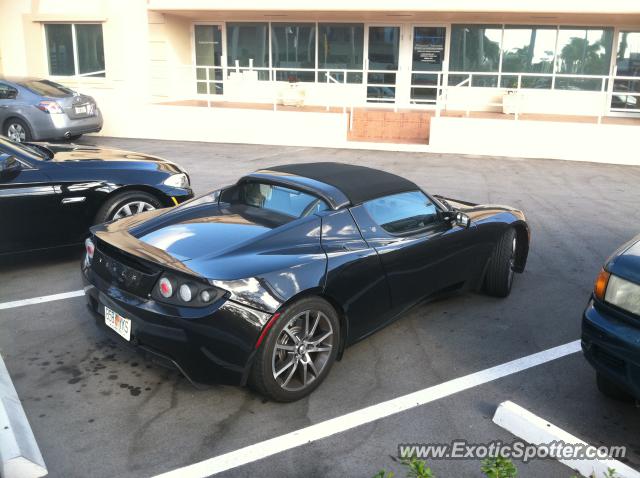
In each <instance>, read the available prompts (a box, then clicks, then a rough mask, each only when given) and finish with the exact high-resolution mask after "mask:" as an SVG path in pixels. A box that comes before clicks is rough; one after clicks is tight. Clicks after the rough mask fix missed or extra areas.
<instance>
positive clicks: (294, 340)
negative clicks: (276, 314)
mask: <svg viewBox="0 0 640 478" xmlns="http://www.w3.org/2000/svg"><path fill="white" fill-rule="evenodd" d="M283 332H284V333H285V334H287V335H288V336H289V337H290V338H291V340H293V342H294V343H296V344H297V343H298V342H300V339H299V338H298V337H297V336H296V334H294V333H293V332H291V331H290V330H289V326H287V327H285V328H284V329H283Z"/></svg>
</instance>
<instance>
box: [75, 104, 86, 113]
mask: <svg viewBox="0 0 640 478" xmlns="http://www.w3.org/2000/svg"><path fill="white" fill-rule="evenodd" d="M74 111H75V112H76V114H77V115H81V114H85V113H86V112H87V107H86V106H76V107H75V108H74Z"/></svg>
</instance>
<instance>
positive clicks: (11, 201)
mask: <svg viewBox="0 0 640 478" xmlns="http://www.w3.org/2000/svg"><path fill="white" fill-rule="evenodd" d="M0 155H3V156H5V157H6V156H8V155H7V154H6V153H3V152H2V151H0ZM19 162H20V168H18V169H16V170H13V171H10V172H7V173H0V225H1V226H2V227H1V228H0V230H1V231H2V232H1V233H0V253H7V252H18V251H24V250H29V249H38V248H42V247H49V246H51V245H55V242H56V241H55V237H56V235H57V234H56V233H55V232H54V231H55V227H56V219H57V214H58V207H57V206H58V204H59V202H60V193H61V191H60V188H59V187H56V186H54V185H53V184H51V180H50V178H49V177H48V176H47V174H46V173H45V172H44V171H43V170H42V168H41V167H40V166H41V165H40V164H39V162H33V163H32V162H27V161H24V160H23V159H19ZM52 239H53V241H52ZM52 242H53V243H54V244H52Z"/></svg>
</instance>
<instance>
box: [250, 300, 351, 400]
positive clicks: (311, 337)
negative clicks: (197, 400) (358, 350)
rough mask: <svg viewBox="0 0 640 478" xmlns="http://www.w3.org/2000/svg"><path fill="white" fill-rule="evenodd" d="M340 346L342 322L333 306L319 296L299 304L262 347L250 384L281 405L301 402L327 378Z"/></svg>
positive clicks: (290, 309) (280, 320)
mask: <svg viewBox="0 0 640 478" xmlns="http://www.w3.org/2000/svg"><path fill="white" fill-rule="evenodd" d="M339 344H340V322H339V320H338V315H337V314H336V312H335V310H334V309H333V307H331V305H330V304H329V303H327V302H326V301H325V300H323V299H321V298H319V297H313V298H307V299H302V300H299V301H296V302H294V303H292V304H291V305H290V306H288V307H287V308H286V310H285V311H284V313H282V315H281V316H279V317H278V318H277V319H276V323H275V324H274V325H273V326H272V327H271V329H270V330H269V333H268V334H267V337H266V340H265V341H264V342H263V343H262V344H261V346H260V349H259V350H258V353H257V355H256V359H255V362H254V363H253V366H252V368H251V373H250V375H249V385H250V386H251V387H252V388H253V389H254V390H256V391H257V392H259V393H260V394H262V395H264V396H265V397H268V398H271V399H273V400H276V401H279V402H291V401H294V400H299V399H300V398H302V397H304V396H306V395H309V394H310V393H311V392H312V391H313V390H315V389H316V388H317V387H318V386H319V385H320V383H321V382H322V381H323V380H324V379H325V377H326V376H327V374H328V373H329V370H330V369H331V366H332V365H333V362H335V359H336V355H337V354H338V346H339Z"/></svg>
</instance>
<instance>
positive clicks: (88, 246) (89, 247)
mask: <svg viewBox="0 0 640 478" xmlns="http://www.w3.org/2000/svg"><path fill="white" fill-rule="evenodd" d="M84 250H85V251H86V255H85V257H84V263H85V264H86V265H87V266H88V265H89V264H91V261H92V260H93V254H94V253H95V252H96V246H95V244H94V243H93V241H92V240H91V238H89V237H87V239H85V241H84Z"/></svg>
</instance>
